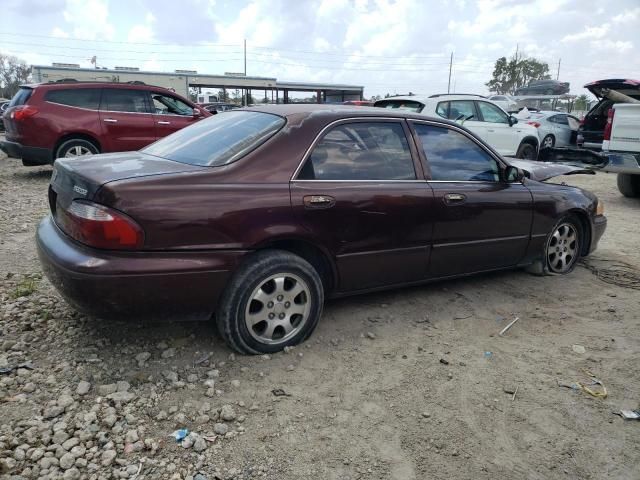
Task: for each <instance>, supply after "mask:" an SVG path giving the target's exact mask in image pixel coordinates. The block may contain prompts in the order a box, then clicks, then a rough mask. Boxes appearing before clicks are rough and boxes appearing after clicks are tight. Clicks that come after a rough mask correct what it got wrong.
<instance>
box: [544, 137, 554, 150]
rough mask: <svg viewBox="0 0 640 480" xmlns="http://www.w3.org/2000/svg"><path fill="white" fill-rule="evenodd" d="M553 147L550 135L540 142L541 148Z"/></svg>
mask: <svg viewBox="0 0 640 480" xmlns="http://www.w3.org/2000/svg"><path fill="white" fill-rule="evenodd" d="M551 147H553V137H551V136H550V135H549V136H547V137H545V138H544V141H543V142H542V148H551Z"/></svg>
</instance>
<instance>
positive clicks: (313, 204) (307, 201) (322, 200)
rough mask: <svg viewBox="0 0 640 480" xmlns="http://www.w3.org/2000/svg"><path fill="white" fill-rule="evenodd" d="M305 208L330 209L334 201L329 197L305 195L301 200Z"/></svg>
mask: <svg viewBox="0 0 640 480" xmlns="http://www.w3.org/2000/svg"><path fill="white" fill-rule="evenodd" d="M302 201H303V202H304V206H305V208H331V207H333V206H334V205H335V204H336V199H335V198H333V197H331V196H329V195H305V196H304V198H303V199H302Z"/></svg>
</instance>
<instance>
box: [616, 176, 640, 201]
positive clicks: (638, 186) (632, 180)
mask: <svg viewBox="0 0 640 480" xmlns="http://www.w3.org/2000/svg"><path fill="white" fill-rule="evenodd" d="M618 190H620V193H621V194H622V195H624V196H625V197H629V198H638V197H640V175H632V174H630V173H619V174H618Z"/></svg>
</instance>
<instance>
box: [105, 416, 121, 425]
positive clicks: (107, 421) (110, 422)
mask: <svg viewBox="0 0 640 480" xmlns="http://www.w3.org/2000/svg"><path fill="white" fill-rule="evenodd" d="M117 421H118V417H116V416H115V415H107V416H106V417H104V418H103V419H102V424H103V425H105V426H107V427H113V426H114V425H115V423H116V422H117Z"/></svg>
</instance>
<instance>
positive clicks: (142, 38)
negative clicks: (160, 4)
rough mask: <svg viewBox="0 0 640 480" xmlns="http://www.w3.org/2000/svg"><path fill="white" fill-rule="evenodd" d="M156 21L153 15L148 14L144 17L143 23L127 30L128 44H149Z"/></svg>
mask: <svg viewBox="0 0 640 480" xmlns="http://www.w3.org/2000/svg"><path fill="white" fill-rule="evenodd" d="M155 21H156V17H154V15H153V13H151V12H148V13H147V14H146V15H145V23H144V24H139V25H134V26H133V27H131V30H129V34H128V35H127V40H128V41H129V42H130V43H145V42H146V43H149V42H151V40H153V24H154V23H155Z"/></svg>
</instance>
